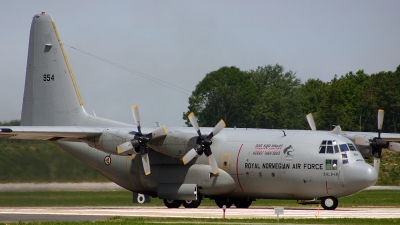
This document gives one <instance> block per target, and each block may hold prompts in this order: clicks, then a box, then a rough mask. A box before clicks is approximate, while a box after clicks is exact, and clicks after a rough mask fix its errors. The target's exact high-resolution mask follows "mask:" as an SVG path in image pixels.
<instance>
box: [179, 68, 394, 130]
mask: <svg viewBox="0 0 400 225" xmlns="http://www.w3.org/2000/svg"><path fill="white" fill-rule="evenodd" d="M378 109H384V110H385V118H384V124H383V131H384V132H395V133H398V132H399V130H400V121H399V120H400V66H399V67H397V69H396V71H387V72H384V71H382V72H379V73H376V74H366V73H365V72H364V71H363V70H359V71H357V72H356V73H353V72H349V73H347V74H345V75H341V76H338V75H335V76H334V77H333V79H332V80H331V81H329V82H323V81H321V80H320V79H309V80H307V81H306V82H301V80H300V79H299V78H297V77H296V73H295V72H293V71H291V70H289V71H285V69H284V67H283V66H282V65H279V64H276V65H267V66H264V67H258V68H257V69H255V70H250V71H242V70H240V69H239V68H237V67H234V66H232V67H222V68H220V69H218V70H217V71H213V72H210V73H208V74H207V75H206V76H205V77H204V79H203V80H201V81H200V82H199V83H198V84H197V85H196V88H195V90H194V91H193V92H192V95H191V96H190V97H189V106H188V111H187V112H184V113H183V119H184V120H185V121H186V124H187V125H190V122H189V120H188V119H187V115H188V114H189V113H190V112H194V113H195V114H196V116H197V117H198V122H199V125H200V126H209V127H213V126H214V125H215V124H216V123H217V122H218V121H219V120H220V119H224V120H225V122H226V124H227V126H228V127H242V128H266V129H310V128H309V126H308V123H307V120H306V117H305V116H306V115H307V114H308V113H313V116H314V119H315V123H316V126H317V129H318V130H330V129H332V126H333V125H340V126H341V127H342V129H343V130H348V131H376V130H377V128H376V127H377V125H376V120H377V119H376V118H377V111H378Z"/></svg>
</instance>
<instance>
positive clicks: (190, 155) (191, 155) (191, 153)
mask: <svg viewBox="0 0 400 225" xmlns="http://www.w3.org/2000/svg"><path fill="white" fill-rule="evenodd" d="M196 155H197V152H196V150H195V149H194V148H192V149H191V150H190V151H188V153H186V155H185V156H184V157H183V158H182V161H183V164H184V165H186V164H187V163H188V162H190V161H192V159H193V158H194V157H195V156H196Z"/></svg>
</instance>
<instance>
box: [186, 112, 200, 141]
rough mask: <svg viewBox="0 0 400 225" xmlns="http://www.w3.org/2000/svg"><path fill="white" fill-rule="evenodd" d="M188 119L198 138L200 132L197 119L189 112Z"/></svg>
mask: <svg viewBox="0 0 400 225" xmlns="http://www.w3.org/2000/svg"><path fill="white" fill-rule="evenodd" d="M188 118H189V121H190V123H191V124H192V126H193V127H194V129H195V130H196V132H197V134H198V135H199V136H201V132H200V129H199V125H198V124H197V118H196V116H195V115H194V113H193V112H191V113H190V114H189V116H188Z"/></svg>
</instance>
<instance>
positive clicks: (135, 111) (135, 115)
mask: <svg viewBox="0 0 400 225" xmlns="http://www.w3.org/2000/svg"><path fill="white" fill-rule="evenodd" d="M132 114H133V119H134V120H135V123H136V126H137V128H138V131H139V133H140V134H141V133H142V131H141V130H140V117H139V108H138V105H134V106H132Z"/></svg>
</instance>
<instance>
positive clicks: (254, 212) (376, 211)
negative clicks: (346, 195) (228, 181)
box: [0, 207, 400, 218]
mask: <svg viewBox="0 0 400 225" xmlns="http://www.w3.org/2000/svg"><path fill="white" fill-rule="evenodd" d="M3 214H13V215H15V216H17V215H18V214H21V215H76V216H107V217H113V216H122V217H176V218H179V217H192V218H222V209H219V208H203V207H201V208H198V209H185V208H179V209H167V208H164V207H146V208H143V207H129V208H128V207H61V208H60V207H49V208H38V207H34V208H0V217H1V215H3ZM279 217H280V218H316V217H318V218H400V208H373V207H371V208H338V209H336V210H333V211H329V210H322V209H321V210H319V213H318V210H316V209H300V208H298V209H296V208H285V209H284V214H283V215H280V216H279ZM226 218H276V215H275V214H274V209H273V208H249V209H236V208H231V209H227V210H226Z"/></svg>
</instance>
